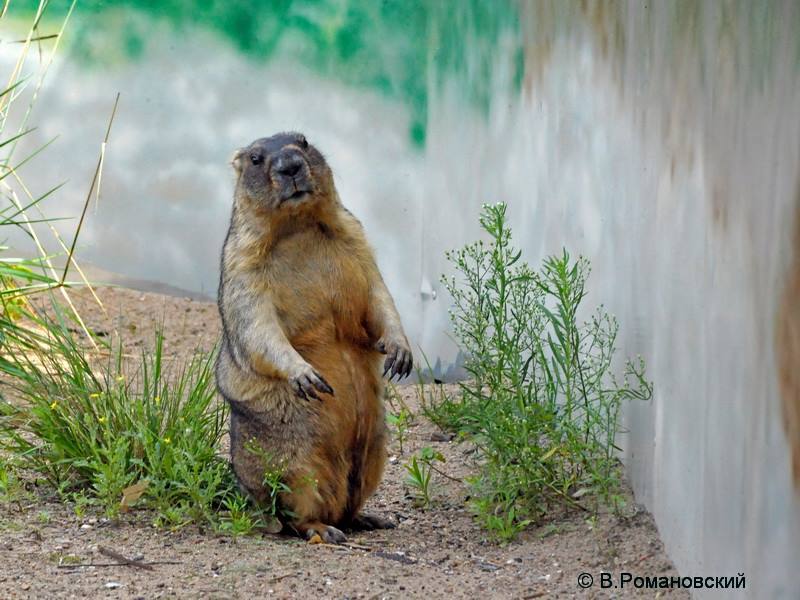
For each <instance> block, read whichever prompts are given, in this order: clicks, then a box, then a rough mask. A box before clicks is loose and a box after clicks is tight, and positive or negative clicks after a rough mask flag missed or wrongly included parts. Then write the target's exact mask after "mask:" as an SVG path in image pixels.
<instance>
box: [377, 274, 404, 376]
mask: <svg viewBox="0 0 800 600" xmlns="http://www.w3.org/2000/svg"><path fill="white" fill-rule="evenodd" d="M368 310H369V315H368V319H367V322H368V323H369V324H370V329H371V332H372V333H373V335H376V337H377V338H378V339H377V341H376V342H375V349H376V350H377V351H378V352H380V353H381V354H385V355H386V361H385V362H384V364H383V374H384V376H385V375H386V374H387V373H389V372H391V374H390V375H389V379H391V378H392V377H394V376H395V375H397V376H398V379H402V378H403V377H406V376H408V375H409V374H410V373H411V369H413V368H414V357H413V355H412V354H411V347H410V346H409V344H408V339H407V338H406V334H405V333H403V325H402V323H401V322H400V315H399V314H398V312H397V308H395V305H394V301H393V300H392V296H391V295H390V294H389V290H387V289H386V284H385V283H383V278H382V277H381V276H380V273H378V270H377V269H375V273H374V275H373V281H372V285H371V286H370V301H369V309H368Z"/></svg>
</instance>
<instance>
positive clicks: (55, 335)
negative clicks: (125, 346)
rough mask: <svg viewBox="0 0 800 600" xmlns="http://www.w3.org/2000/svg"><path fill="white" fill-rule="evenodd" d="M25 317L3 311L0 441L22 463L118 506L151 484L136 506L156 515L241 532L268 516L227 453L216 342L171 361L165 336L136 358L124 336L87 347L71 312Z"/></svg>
mask: <svg viewBox="0 0 800 600" xmlns="http://www.w3.org/2000/svg"><path fill="white" fill-rule="evenodd" d="M22 322H24V326H23V325H21V324H20V322H15V323H11V322H9V321H0V331H2V333H3V335H4V338H5V339H4V342H5V343H4V349H5V352H4V353H3V355H2V356H0V373H2V374H4V375H5V376H6V387H5V390H6V391H7V392H9V391H10V392H11V396H12V397H13V398H14V400H13V401H12V400H9V399H4V400H2V401H0V449H2V451H3V452H4V453H5V454H6V455H8V456H13V457H15V458H16V461H15V462H16V465H17V468H20V469H23V470H26V471H30V472H33V473H36V474H39V475H40V476H42V477H43V478H44V479H45V480H46V481H47V482H48V483H49V484H50V485H52V487H53V488H54V489H56V490H58V491H59V493H60V495H61V497H62V498H65V499H74V501H75V502H76V505H77V506H81V509H82V508H83V507H85V505H86V504H97V505H99V506H100V507H102V508H103V510H104V511H105V512H106V513H107V514H108V515H109V516H112V517H115V516H117V515H118V514H119V513H120V511H122V510H125V509H126V508H128V507H127V506H126V504H128V502H127V500H126V502H125V503H123V501H122V500H123V497H124V496H128V495H129V494H130V492H129V491H128V490H129V488H131V486H134V485H137V484H142V487H144V491H143V493H142V495H141V499H138V505H141V506H144V507H147V508H151V509H153V511H154V520H155V522H156V523H157V524H161V525H168V526H172V527H180V526H183V525H186V524H189V523H197V524H203V525H212V526H214V527H217V528H219V529H222V530H226V529H229V530H230V531H232V532H234V533H240V532H246V531H249V530H251V529H253V528H254V527H256V526H258V525H259V523H260V520H261V519H262V517H263V516H264V515H262V514H260V513H258V514H256V513H255V512H254V510H255V509H251V508H249V507H248V503H247V499H246V498H244V497H243V496H242V495H241V494H240V492H239V491H238V489H237V487H236V483H235V479H234V477H233V475H232V473H231V470H230V467H229V465H228V463H227V461H226V460H225V459H224V458H222V457H221V456H220V440H221V438H222V436H223V434H224V432H225V424H226V413H227V409H226V405H225V404H224V403H222V402H218V401H217V399H216V393H215V388H214V382H213V370H212V367H213V356H214V355H213V353H198V354H197V355H195V356H194V357H193V358H191V359H190V360H188V361H187V362H186V363H180V362H174V363H171V364H169V365H168V364H166V360H165V358H164V356H163V338H162V337H161V336H160V335H156V339H155V344H154V350H153V351H152V352H143V353H142V355H141V357H139V358H138V359H137V360H131V359H128V358H126V357H125V356H124V353H123V351H122V348H121V346H118V347H117V349H116V350H114V351H112V352H106V353H93V352H89V351H87V350H86V349H85V348H84V347H83V346H81V345H79V344H78V342H77V340H76V339H75V334H73V333H72V332H71V331H70V327H69V325H70V324H71V322H70V321H69V320H67V319H66V317H65V316H64V314H63V313H61V312H57V313H56V317H55V318H52V319H51V318H48V317H46V316H43V315H39V314H36V313H33V312H31V313H28V314H27V315H26V317H25V318H24V320H23V321H22ZM103 354H105V356H104V357H103ZM101 357H102V358H101ZM245 507H248V508H245ZM81 509H76V510H81ZM245 513H247V514H245ZM226 519H227V520H226ZM247 519H249V521H247V523H248V526H245V525H243V521H246V520H247Z"/></svg>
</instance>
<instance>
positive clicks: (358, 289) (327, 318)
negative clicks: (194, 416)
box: [216, 133, 412, 543]
mask: <svg viewBox="0 0 800 600" xmlns="http://www.w3.org/2000/svg"><path fill="white" fill-rule="evenodd" d="M232 164H233V167H234V169H235V171H236V189H235V193H234V202H233V211H232V216H231V223H230V229H229V230H228V235H227V237H226V239H225V244H224V247H223V250H222V268H221V276H220V286H219V302H218V303H219V311H220V315H221V317H222V324H223V336H222V344H221V348H220V353H219V357H218V359H217V364H216V379H217V387H218V389H219V391H220V393H221V394H222V396H223V397H224V398H225V400H226V401H227V402H228V403H229V404H230V407H231V428H230V432H231V433H230V436H231V462H232V463H233V468H234V471H235V473H236V476H237V477H238V479H239V482H240V484H241V485H242V486H243V487H244V488H245V489H246V490H247V492H248V493H249V494H250V495H251V496H252V497H253V498H254V499H255V500H256V501H257V502H266V501H267V500H268V499H269V498H268V492H267V491H266V489H265V487H264V473H265V457H268V458H269V460H270V461H274V462H273V464H279V465H281V469H284V471H283V483H285V484H286V486H288V488H289V489H290V490H291V491H288V492H287V491H284V492H282V493H280V495H279V498H278V500H279V504H280V506H281V507H282V508H283V509H285V512H286V513H287V514H289V515H291V517H290V522H289V523H288V525H289V526H290V527H292V528H293V529H294V530H295V531H297V532H298V533H299V534H301V535H303V536H305V537H307V538H310V537H311V536H313V535H314V534H319V535H320V537H321V538H322V539H323V540H324V541H326V542H333V543H337V542H342V541H344V540H345V539H346V538H345V536H344V534H343V533H342V532H341V531H340V529H339V528H347V527H351V528H366V529H372V528H385V527H393V524H392V523H391V521H388V520H386V519H382V518H379V517H375V516H369V515H365V514H362V513H360V512H359V511H360V510H361V507H362V506H363V504H364V502H365V501H366V499H367V498H368V497H369V496H370V494H372V492H373V491H374V490H375V488H376V487H377V485H378V483H379V481H380V478H381V474H382V473H383V467H384V463H385V460H386V423H385V420H384V409H383V405H382V402H381V398H382V391H383V382H382V376H381V371H380V366H381V365H380V355H381V354H386V355H388V356H387V358H386V360H385V363H384V371H383V375H386V374H387V373H390V375H389V377H390V378H391V377H393V376H395V375H396V376H398V377H403V376H406V375H408V374H409V373H410V372H411V369H412V355H411V350H410V348H409V344H408V340H407V339H406V336H405V333H404V332H403V327H402V324H401V322H400V316H399V314H398V313H397V309H396V308H395V305H394V302H393V300H392V297H391V296H390V294H389V291H388V290H387V289H386V285H385V284H384V282H383V279H382V278H381V275H380V272H379V271H378V268H377V266H376V263H375V258H374V255H373V252H372V250H371V249H370V247H369V245H368V243H367V241H366V238H365V235H364V231H363V228H362V226H361V223H360V222H359V221H358V220H357V219H356V218H355V217H354V216H353V215H352V214H351V213H350V212H349V211H348V210H347V209H346V208H344V206H343V205H342V203H341V201H340V199H339V196H338V194H337V192H336V188H335V187H334V183H333V174H332V172H331V169H330V167H329V166H328V164H327V162H326V161H325V158H324V157H323V156H322V154H321V153H320V152H319V151H318V150H317V149H316V148H315V147H314V146H312V145H311V144H309V143H308V141H307V140H306V138H305V137H304V136H303V135H301V134H299V133H279V134H276V135H273V136H272V137H268V138H262V139H258V140H256V141H254V142H253V143H252V144H250V145H249V146H247V147H246V148H242V149H240V150H239V151H237V152H236V154H235V156H234V158H233V161H232Z"/></svg>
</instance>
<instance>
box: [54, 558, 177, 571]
mask: <svg viewBox="0 0 800 600" xmlns="http://www.w3.org/2000/svg"><path fill="white" fill-rule="evenodd" d="M133 563H134V564H133V565H131V563H130V562H127V561H126V562H114V563H74V564H71V565H70V564H67V565H56V568H57V569H83V568H86V567H129V566H134V567H141V568H143V569H145V570H152V566H153V565H179V564H181V562H180V561H178V560H153V561H150V562H147V563H141V562H136V561H133Z"/></svg>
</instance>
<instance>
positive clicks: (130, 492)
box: [119, 479, 150, 512]
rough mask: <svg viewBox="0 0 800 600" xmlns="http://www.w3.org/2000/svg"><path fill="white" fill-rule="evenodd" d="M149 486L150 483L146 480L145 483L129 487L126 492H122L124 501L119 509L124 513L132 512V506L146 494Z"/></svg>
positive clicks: (141, 482)
mask: <svg viewBox="0 0 800 600" xmlns="http://www.w3.org/2000/svg"><path fill="white" fill-rule="evenodd" d="M149 484H150V482H149V481H147V480H146V479H145V480H143V481H140V482H139V483H135V484H133V485H129V486H128V487H126V488H125V489H124V490H122V500H121V501H120V503H119V509H120V510H121V511H122V512H128V510H130V507H131V504H133V503H134V502H136V501H137V500H138V499H139V498H141V496H142V494H144V492H145V490H146V489H147V486H148V485H149Z"/></svg>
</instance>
